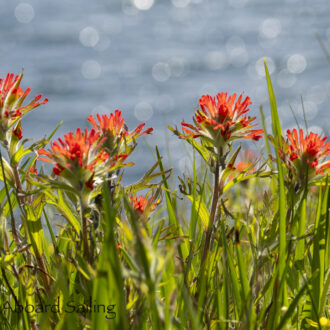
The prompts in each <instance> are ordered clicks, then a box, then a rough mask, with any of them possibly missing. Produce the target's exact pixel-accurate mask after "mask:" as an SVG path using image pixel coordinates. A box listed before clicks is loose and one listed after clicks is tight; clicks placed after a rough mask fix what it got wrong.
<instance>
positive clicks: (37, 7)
mask: <svg viewBox="0 0 330 330" xmlns="http://www.w3.org/2000/svg"><path fill="white" fill-rule="evenodd" d="M0 15H1V19H0V59H1V61H0V76H1V77H3V76H5V75H6V73H7V72H14V73H20V72H21V70H22V68H24V80H23V87H25V88H26V87H31V88H32V92H31V97H32V96H34V95H37V94H39V93H42V94H44V95H45V96H46V97H48V98H49V103H48V104H47V105H45V106H43V107H40V108H38V109H36V110H34V111H33V112H31V113H30V114H29V115H28V116H27V117H26V118H25V119H24V126H23V129H24V136H26V137H32V138H34V139H37V138H40V137H42V136H43V135H45V134H46V133H47V132H50V131H51V130H52V129H53V128H54V127H55V126H56V125H57V124H58V123H59V122H60V121H61V120H64V123H63V125H62V126H61V128H60V129H59V131H58V133H57V134H56V136H61V135H63V134H65V133H66V132H68V131H70V130H75V129H76V128H77V127H79V126H80V127H83V126H85V125H86V121H85V119H86V118H87V117H88V116H89V115H90V114H96V113H108V114H109V113H110V112H111V111H114V110H115V109H120V110H122V111H123V114H124V117H125V119H126V122H127V125H128V127H129V128H130V129H134V128H135V127H136V126H137V125H138V124H139V123H141V122H142V121H145V120H146V121H147V126H148V127H149V126H151V127H153V128H154V130H155V131H154V134H153V135H152V136H151V137H148V138H147V141H146V142H147V143H148V144H149V145H150V147H151V149H154V148H155V146H156V145H158V146H159V147H160V149H161V152H162V153H163V154H164V156H165V160H166V159H167V156H166V155H167V150H170V153H171V156H172V161H173V164H174V166H175V167H177V168H178V169H179V170H184V168H185V166H189V158H188V157H187V156H186V155H185V152H184V149H183V146H182V143H181V142H180V141H179V140H178V139H177V138H176V137H174V136H172V134H171V133H170V132H168V130H167V129H166V127H167V125H169V124H170V125H180V122H181V121H182V119H185V120H186V121H191V118H192V116H193V110H194V109H195V108H196V106H197V103H198V99H199V97H200V96H201V95H202V94H204V93H209V94H213V95H215V94H216V93H217V92H220V91H226V92H228V93H233V92H236V93H238V94H240V93H244V95H246V96H250V97H251V99H252V102H253V104H252V106H251V112H252V114H253V115H257V116H258V111H259V106H260V105H261V104H263V105H264V109H265V113H266V118H267V123H268V124H269V122H270V115H269V105H268V100H267V89H266V82H265V78H264V72H263V64H262V59H263V58H264V57H265V58H266V60H267V62H268V64H269V67H270V70H271V72H272V74H271V77H272V80H273V84H274V89H275V93H276V96H277V101H278V107H279V111H280V115H281V120H282V124H283V127H284V128H291V127H293V126H295V121H294V119H293V117H292V115H291V112H290V106H291V107H292V109H293V110H294V112H295V113H296V115H297V118H298V120H299V121H300V123H303V112H302V106H301V96H302V97H303V100H304V102H305V110H306V115H307V119H308V122H309V125H310V126H312V129H313V130H314V131H317V132H319V133H321V134H329V118H330V116H329V111H330V109H329V101H330V65H329V62H327V58H326V56H325V54H324V52H323V51H322V48H321V46H320V43H319V41H318V39H317V37H316V35H319V37H320V38H321V39H322V40H323V42H324V46H325V47H327V48H328V50H330V2H329V1H328V0H315V1H307V0H306V1H303V0H301V1H299V0H286V1H284V0H276V1H275V0H229V1H220V0H172V1H171V0H154V1H153V0H132V1H130V0H123V1H119V0H118V1H109V0H108V1H106V0H100V1H90V0H89V1H88V0H79V1H64V0H57V1H48V0H27V1H16V0H12V1H4V0H1V1H0ZM166 139H167V141H168V145H167V147H168V148H167V149H166ZM133 159H134V161H135V162H136V165H135V166H134V167H133V168H131V169H130V170H129V171H128V176H127V181H130V180H134V179H136V178H137V177H139V176H140V175H141V174H142V173H143V172H144V171H145V170H146V169H147V168H148V167H150V166H151V164H152V162H153V157H152V155H151V153H150V152H149V150H148V147H147V146H146V144H145V143H140V144H139V146H138V148H137V149H136V151H135V155H134V157H133Z"/></svg>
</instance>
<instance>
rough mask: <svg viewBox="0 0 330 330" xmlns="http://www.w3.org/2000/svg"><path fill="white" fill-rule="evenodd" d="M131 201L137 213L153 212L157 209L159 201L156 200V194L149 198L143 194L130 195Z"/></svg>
mask: <svg viewBox="0 0 330 330" xmlns="http://www.w3.org/2000/svg"><path fill="white" fill-rule="evenodd" d="M129 199H130V201H131V203H132V206H133V209H134V211H135V212H137V214H139V215H142V214H146V215H148V213H151V212H153V211H154V210H155V208H156V206H157V204H158V203H157V202H155V201H154V196H152V197H150V198H147V197H144V196H142V195H140V196H138V197H137V196H136V195H134V196H130V198H129Z"/></svg>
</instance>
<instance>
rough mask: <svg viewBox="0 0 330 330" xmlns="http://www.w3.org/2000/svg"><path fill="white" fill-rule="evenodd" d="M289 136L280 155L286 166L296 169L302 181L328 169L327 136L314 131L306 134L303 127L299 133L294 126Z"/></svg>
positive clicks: (328, 146)
mask: <svg viewBox="0 0 330 330" xmlns="http://www.w3.org/2000/svg"><path fill="white" fill-rule="evenodd" d="M287 138H288V140H287V141H286V142H284V143H283V149H280V150H279V151H280V155H281V158H282V160H283V161H284V162H285V164H286V166H287V167H288V168H289V169H292V170H294V172H295V175H296V176H297V177H298V180H299V181H300V183H304V182H306V179H307V181H310V179H312V178H314V177H315V176H316V175H322V174H324V172H325V171H328V169H329V168H330V161H329V160H326V158H327V156H328V155H329V154H330V142H326V140H327V137H326V136H325V137H323V138H321V137H320V136H319V135H318V134H316V133H313V132H311V133H309V134H308V135H305V136H304V132H303V130H302V129H300V130H299V135H298V132H297V130H296V129H295V128H294V129H293V130H292V131H290V130H287ZM306 175H307V177H306Z"/></svg>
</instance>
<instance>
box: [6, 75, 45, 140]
mask: <svg viewBox="0 0 330 330" xmlns="http://www.w3.org/2000/svg"><path fill="white" fill-rule="evenodd" d="M22 78H23V73H21V74H20V75H19V76H16V77H15V76H14V74H13V73H8V74H7V76H6V78H4V79H3V78H0V137H1V138H2V139H3V138H4V136H5V134H6V132H7V131H8V129H9V128H10V127H11V126H12V125H13V124H14V123H15V122H16V121H17V120H18V119H19V118H20V117H21V116H22V115H24V114H26V113H27V112H29V111H31V110H32V109H34V108H36V107H38V106H39V105H42V104H45V103H47V102H48V99H44V100H43V101H39V100H40V99H41V98H42V95H41V94H40V95H38V96H36V97H35V98H34V99H33V100H32V101H31V102H30V103H29V104H28V105H26V106H22V104H23V101H24V100H25V98H26V97H27V96H28V94H29V93H30V91H31V89H30V88H28V89H26V90H25V92H23V90H22V89H21V87H20V83H21V80H22ZM13 133H14V134H15V135H16V136H17V137H18V138H19V139H21V137H22V136H21V135H22V131H21V129H20V128H19V131H17V130H16V131H14V132H13Z"/></svg>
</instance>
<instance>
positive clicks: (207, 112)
mask: <svg viewBox="0 0 330 330" xmlns="http://www.w3.org/2000/svg"><path fill="white" fill-rule="evenodd" d="M235 99H236V94H233V95H231V96H229V97H228V98H227V93H218V94H217V96H216V97H211V96H210V95H203V96H202V97H201V98H200V100H199V106H200V108H201V109H198V110H196V112H195V117H194V118H193V121H194V123H195V126H193V125H191V124H188V123H186V122H182V123H181V125H182V129H183V131H184V132H185V133H187V134H188V136H192V137H193V138H197V137H200V138H201V139H205V140H208V141H210V142H211V143H212V144H213V145H214V147H217V148H221V147H223V146H224V145H225V144H227V143H228V142H230V141H233V140H236V139H252V140H256V141H257V140H259V139H260V138H261V134H262V133H263V130H262V129H251V128H252V127H254V126H256V124H251V123H252V121H253V120H254V119H255V118H256V117H253V118H250V117H247V116H246V115H245V114H246V113H247V112H248V111H249V110H250V109H248V106H249V105H250V104H251V101H250V98H249V97H246V98H245V99H244V100H243V101H242V95H240V96H239V98H238V99H237V101H236V102H235Z"/></svg>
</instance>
